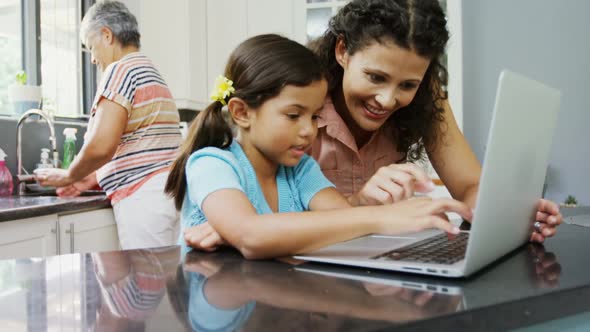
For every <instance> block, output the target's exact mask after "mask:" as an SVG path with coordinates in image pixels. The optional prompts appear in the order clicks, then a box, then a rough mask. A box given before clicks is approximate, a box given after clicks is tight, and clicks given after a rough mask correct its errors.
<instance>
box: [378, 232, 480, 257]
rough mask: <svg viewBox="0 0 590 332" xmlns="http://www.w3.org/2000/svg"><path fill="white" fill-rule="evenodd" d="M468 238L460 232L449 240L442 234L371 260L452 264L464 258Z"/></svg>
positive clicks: (467, 234)
mask: <svg viewBox="0 0 590 332" xmlns="http://www.w3.org/2000/svg"><path fill="white" fill-rule="evenodd" d="M468 238H469V233H468V232H461V233H459V234H457V236H455V238H453V239H449V237H448V235H447V234H446V233H443V234H440V235H437V236H433V237H429V238H427V239H425V240H422V241H418V242H416V243H412V244H410V245H408V246H405V247H401V248H398V249H394V250H391V251H388V252H386V253H383V254H380V255H377V256H375V257H372V259H379V260H394V261H401V260H403V261H412V262H421V263H435V264H453V263H455V262H458V261H460V260H462V259H463V258H465V249H466V248H467V239H468Z"/></svg>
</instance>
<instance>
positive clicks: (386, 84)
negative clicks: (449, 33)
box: [335, 40, 430, 132]
mask: <svg viewBox="0 0 590 332" xmlns="http://www.w3.org/2000/svg"><path fill="white" fill-rule="evenodd" d="M335 52H336V60H337V61H338V63H339V64H340V66H342V68H343V69H344V75H343V78H342V91H343V96H344V102H345V103H346V108H347V109H348V112H349V114H350V120H352V121H354V123H355V124H356V125H357V126H358V127H360V129H362V130H364V131H368V132H372V131H376V130H377V129H379V128H380V127H381V126H382V125H383V124H384V123H385V122H386V121H387V119H388V118H389V117H390V116H391V115H392V114H393V113H394V112H395V111H397V110H399V109H400V108H402V107H405V106H407V105H408V104H409V103H410V102H411V101H412V99H414V96H415V95H416V92H417V91H418V87H419V85H420V83H421V82H422V79H423V78H424V74H425V73H426V70H427V69H428V66H429V65H430V59H427V58H424V57H421V56H419V55H418V54H417V53H415V52H414V51H412V50H408V49H405V48H402V47H399V46H397V45H396V44H395V43H393V42H392V41H390V40H384V41H382V42H381V43H378V42H373V43H371V44H369V45H368V46H366V47H364V48H362V49H360V50H358V51H356V52H355V53H354V54H353V55H350V54H348V53H347V52H346V48H345V44H344V41H342V40H339V41H338V42H337V44H336V50H335ZM345 118H346V116H345Z"/></svg>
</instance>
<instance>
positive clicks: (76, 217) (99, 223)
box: [59, 208, 119, 254]
mask: <svg viewBox="0 0 590 332" xmlns="http://www.w3.org/2000/svg"><path fill="white" fill-rule="evenodd" d="M59 234H60V237H59V242H60V253H61V254H68V253H87V252H96V251H110V250H119V236H118V234H117V224H116V223H115V217H114V215H113V209H111V208H108V209H100V210H93V211H86V212H80V213H74V214H68V215H61V216H59Z"/></svg>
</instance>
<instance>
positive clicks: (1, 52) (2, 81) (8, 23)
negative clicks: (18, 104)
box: [0, 0, 22, 113]
mask: <svg viewBox="0 0 590 332" xmlns="http://www.w3.org/2000/svg"><path fill="white" fill-rule="evenodd" d="M20 1H21V0H3V1H1V2H0V59H1V60H0V113H7V112H11V106H10V104H9V101H8V91H7V89H8V86H10V85H11V84H13V83H14V81H15V75H16V73H17V72H18V71H19V70H20V69H21V63H22V52H21V49H22V46H21V35H22V33H21V4H20Z"/></svg>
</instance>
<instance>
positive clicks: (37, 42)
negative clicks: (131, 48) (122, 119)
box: [0, 0, 96, 117]
mask: <svg viewBox="0 0 590 332" xmlns="http://www.w3.org/2000/svg"><path fill="white" fill-rule="evenodd" d="M92 3H94V1H93V0H2V1H0V58H1V59H2V61H1V62H0V114H3V115H11V114H12V105H10V103H9V100H8V94H7V87H8V86H9V85H11V84H13V82H14V81H15V75H16V73H17V72H18V71H20V70H21V69H24V70H25V71H26V72H27V76H28V78H29V79H28V83H29V84H33V85H38V84H40V85H41V86H42V90H43V109H44V110H46V111H48V112H50V113H51V114H53V115H54V116H58V117H79V116H81V115H83V114H84V113H85V111H86V110H88V108H89V105H90V103H91V102H92V98H93V95H94V92H95V89H96V81H95V78H96V69H95V68H94V66H92V64H91V63H90V56H89V55H85V54H82V51H81V44H80V39H79V37H78V31H79V25H80V20H81V18H82V15H83V14H82V13H84V12H85V11H86V9H87V8H88V7H89V6H90V5H92ZM21 27H24V29H23V28H21ZM5 59H7V60H5Z"/></svg>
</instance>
